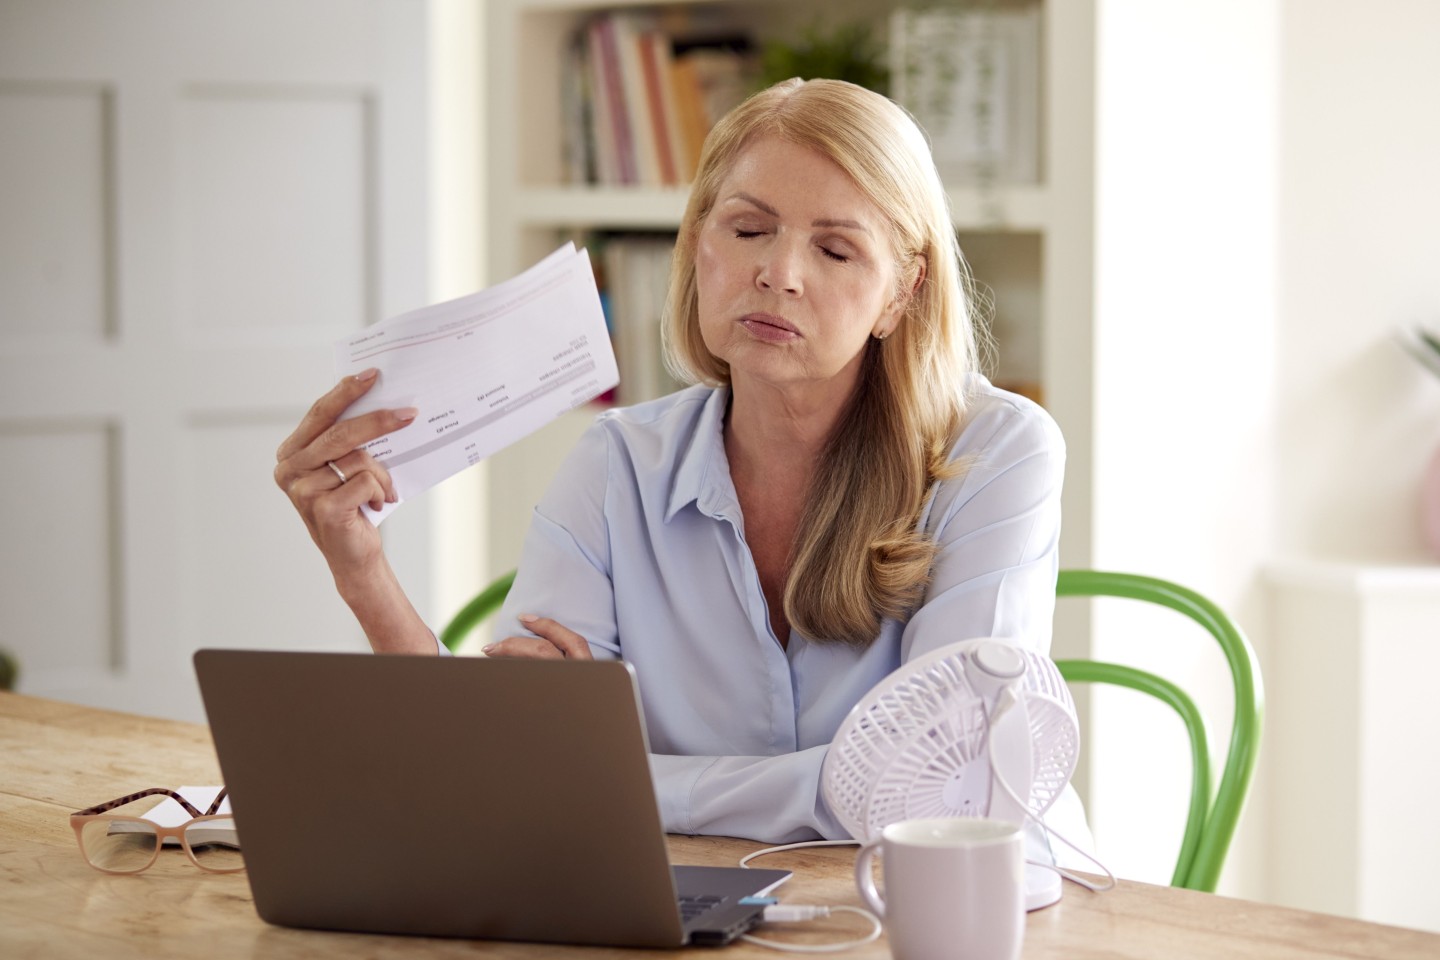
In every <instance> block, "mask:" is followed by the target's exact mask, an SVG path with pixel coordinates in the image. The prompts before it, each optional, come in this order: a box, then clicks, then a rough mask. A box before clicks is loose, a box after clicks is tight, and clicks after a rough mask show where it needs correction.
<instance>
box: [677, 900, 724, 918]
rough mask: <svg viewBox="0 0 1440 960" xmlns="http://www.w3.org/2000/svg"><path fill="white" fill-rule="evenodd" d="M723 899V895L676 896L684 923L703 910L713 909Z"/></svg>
mask: <svg viewBox="0 0 1440 960" xmlns="http://www.w3.org/2000/svg"><path fill="white" fill-rule="evenodd" d="M724 899H725V898H724V897H678V898H677V901H678V903H679V905H680V919H681V921H682V922H684V923H689V922H690V921H691V920H694V919H695V918H696V917H698V916H700V914H702V913H704V912H705V911H707V910H711V909H713V908H714V907H715V906H716V905H717V904H719V903H721V902H723V901H724Z"/></svg>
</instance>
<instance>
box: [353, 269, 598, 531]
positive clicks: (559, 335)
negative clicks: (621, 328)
mask: <svg viewBox="0 0 1440 960" xmlns="http://www.w3.org/2000/svg"><path fill="white" fill-rule="evenodd" d="M370 367H376V368H378V369H379V371H380V374H379V377H378V378H377V381H376V384H375V386H373V387H371V388H370V392H369V393H367V394H366V395H365V396H364V397H362V398H360V400H358V401H356V402H355V403H354V404H352V405H351V406H350V408H349V409H347V410H346V411H345V414H344V416H345V417H354V416H358V415H360V414H362V413H366V412H368V411H371V410H378V409H382V408H394V407H416V408H417V409H418V410H419V411H420V412H419V414H418V415H417V416H416V417H415V420H414V421H413V422H411V423H410V425H409V426H407V427H404V428H403V429H400V430H397V431H395V432H394V433H392V434H389V435H387V436H384V437H380V438H379V439H377V440H374V441H372V442H370V443H369V444H366V447H365V449H367V450H369V451H370V453H371V455H372V456H374V457H375V459H376V460H378V461H379V462H380V463H381V464H383V465H384V466H385V468H386V469H387V470H389V471H390V477H391V479H392V480H393V481H394V483H395V491H396V493H397V494H398V496H399V502H398V503H387V504H386V505H385V507H384V508H383V509H381V510H371V509H370V507H369V506H368V505H367V506H365V507H362V509H363V510H364V512H365V514H366V515H367V516H368V517H369V518H370V520H371V522H373V523H377V524H378V523H379V522H380V521H381V520H383V519H385V517H387V516H389V515H390V513H391V512H392V511H394V509H395V508H396V507H398V506H399V505H400V503H404V502H405V501H406V500H409V499H411V498H412V497H415V496H418V495H419V494H421V493H423V492H424V491H426V490H428V489H430V488H431V487H433V486H435V485H436V484H438V483H439V482H440V481H442V480H445V479H447V478H449V477H451V476H453V475H454V474H456V473H459V472H460V471H461V470H464V469H465V468H466V467H469V466H473V465H474V464H477V463H479V462H480V461H481V460H484V459H485V458H486V457H488V456H490V454H492V453H494V452H495V451H497V450H499V449H501V448H503V447H505V446H507V445H509V444H511V443H514V442H515V441H516V440H519V439H520V438H521V437H524V436H525V435H527V434H529V433H532V432H533V431H535V430H536V429H538V428H540V427H542V426H544V425H545V424H547V423H549V422H550V421H551V420H553V419H555V418H556V417H558V416H559V415H560V414H562V413H564V412H565V411H566V410H569V409H571V408H572V407H577V406H579V405H581V404H583V403H588V402H589V401H590V400H593V399H594V398H595V397H597V396H599V395H600V394H602V393H604V392H605V391H606V390H609V389H610V388H611V387H613V386H615V385H616V383H618V382H619V374H618V372H617V370H616V366H615V354H614V352H613V351H612V349H611V346H610V337H609V335H608V333H607V332H606V329H605V316H604V314H603V312H602V311H601V308H600V297H599V294H598V292H597V291H596V289H595V275H594V273H593V272H592V270H591V267H590V256H589V254H588V253H587V252H586V251H584V250H579V251H577V250H576V249H575V246H574V244H570V243H567V244H565V246H563V247H561V248H560V249H558V250H556V251H555V252H554V253H552V254H550V256H548V257H546V258H545V259H544V260H541V261H540V262H539V263H537V264H536V265H535V266H533V267H531V268H530V269H529V270H526V271H525V272H524V273H522V274H520V275H519V276H517V277H514V278H512V279H510V280H507V281H505V282H504V283H501V284H497V285H496V286H494V287H491V288H489V289H488V290H482V291H480V292H479V293H473V294H470V295H469V296H465V297H460V298H459V299H457V300H450V301H447V302H446V303H440V304H436V305H434V306H430V307H424V308H422V309H419V310H414V311H412V312H410V313H406V314H402V315H400V316H398V317H395V318H394V319H391V320H386V321H384V322H382V323H377V324H375V325H373V326H371V327H367V328H366V329H365V330H363V331H361V332H359V333H356V334H353V335H352V336H349V337H346V338H345V339H343V340H340V341H339V342H337V343H336V344H335V369H336V373H337V375H338V376H341V377H344V376H349V375H352V374H356V373H359V372H361V371H362V370H366V369H368V368H370Z"/></svg>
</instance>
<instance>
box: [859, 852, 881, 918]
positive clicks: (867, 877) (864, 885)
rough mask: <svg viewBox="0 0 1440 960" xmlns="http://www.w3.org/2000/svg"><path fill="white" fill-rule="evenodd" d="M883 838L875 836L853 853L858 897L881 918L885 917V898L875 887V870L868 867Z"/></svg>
mask: <svg viewBox="0 0 1440 960" xmlns="http://www.w3.org/2000/svg"><path fill="white" fill-rule="evenodd" d="M883 839H884V838H883V837H876V838H875V839H874V840H871V841H870V842H869V843H867V844H865V845H864V846H863V847H861V848H860V852H859V853H857V854H856V855H855V887H856V889H858V890H859V891H860V899H862V900H864V901H865V903H866V905H867V906H868V907H869V908H870V909H871V910H872V911H874V913H875V916H877V917H879V918H881V919H882V920H883V919H884V918H885V900H884V899H883V898H882V897H881V896H880V892H879V891H878V890H876V889H875V872H874V871H873V870H871V869H870V861H871V859H872V858H873V857H874V856H875V852H876V851H877V850H878V849H880V843H881V842H882V840H883Z"/></svg>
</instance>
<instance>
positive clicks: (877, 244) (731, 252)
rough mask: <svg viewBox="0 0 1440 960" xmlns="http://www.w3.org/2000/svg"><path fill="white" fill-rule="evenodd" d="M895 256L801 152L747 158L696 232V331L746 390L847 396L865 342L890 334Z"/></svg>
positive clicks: (816, 162)
mask: <svg viewBox="0 0 1440 960" xmlns="http://www.w3.org/2000/svg"><path fill="white" fill-rule="evenodd" d="M894 261H895V256H894V253H893V252H892V250H891V246H890V241H889V238H888V234H887V232H886V229H885V221H884V218H883V216H882V214H881V213H880V211H879V210H878V209H876V208H875V206H874V205H873V204H872V203H871V202H870V201H869V200H868V199H867V198H866V197H865V196H864V195H863V194H862V193H861V192H860V190H859V189H858V188H857V187H856V186H855V184H854V183H853V182H852V181H851V180H850V178H849V177H848V176H847V175H846V174H845V173H844V171H842V170H841V169H840V168H839V167H838V166H836V165H835V163H833V162H832V161H831V160H829V159H828V158H826V157H824V156H822V155H820V154H819V153H816V152H815V151H813V150H811V149H809V148H808V147H802V146H798V145H796V144H793V143H790V142H788V141H785V140H780V139H777V138H765V139H761V140H758V141H756V142H755V143H753V144H751V145H750V146H749V147H747V148H746V149H745V150H744V151H743V152H742V153H741V154H740V156H739V158H738V159H737V160H736V162H735V165H734V167H733V168H732V169H731V171H730V173H729V175H728V176H727V177H726V178H725V180H724V181H723V182H722V183H721V185H720V190H719V192H718V194H717V195H716V199H715V205H714V207H713V208H712V209H711V211H710V215H709V216H708V217H706V219H705V221H704V223H703V224H702V225H701V227H700V233H699V237H698V242H697V244H696V285H697V290H698V295H699V312H700V332H701V336H702V337H703V338H704V340H705V345H706V346H707V347H708V348H709V349H710V352H711V353H713V354H715V355H716V356H717V357H720V358H721V359H723V360H725V361H726V362H727V363H729V365H730V375H731V381H732V382H733V383H734V385H735V387H736V388H737V389H744V388H745V385H746V384H747V383H749V382H754V383H757V384H768V385H771V386H775V387H779V388H781V389H785V390H791V389H794V388H799V389H801V390H812V391H813V390H815V389H818V390H819V391H820V393H819V396H830V395H833V397H834V398H835V400H836V401H837V402H838V401H840V400H843V398H845V397H848V396H849V393H850V390H851V389H852V388H853V386H854V384H855V380H856V377H857V375H858V372H859V369H860V356H861V353H862V351H863V350H864V348H865V344H866V342H867V340H868V338H869V337H870V336H871V334H877V335H881V334H888V333H889V332H890V330H891V329H892V328H893V327H894V325H895V323H896V321H897V319H898V317H899V314H900V305H899V304H897V303H896V302H895V262H894Z"/></svg>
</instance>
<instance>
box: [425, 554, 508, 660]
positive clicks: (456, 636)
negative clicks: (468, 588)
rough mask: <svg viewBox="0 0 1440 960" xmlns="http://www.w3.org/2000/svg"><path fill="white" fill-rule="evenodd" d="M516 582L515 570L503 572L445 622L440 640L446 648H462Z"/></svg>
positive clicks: (453, 650) (502, 601) (455, 649)
mask: <svg viewBox="0 0 1440 960" xmlns="http://www.w3.org/2000/svg"><path fill="white" fill-rule="evenodd" d="M514 582H515V571H514V570H511V571H510V572H509V573H505V574H501V575H500V576H498V577H496V578H495V579H494V580H493V581H491V583H490V586H488V587H486V588H485V589H484V590H481V591H480V592H479V593H478V594H476V595H475V599H473V600H471V601H470V602H469V603H467V604H465V606H463V607H461V608H460V612H459V613H457V614H455V616H453V617H451V618H450V622H449V623H447V624H445V629H443V630H441V631H440V642H441V643H443V644H445V649H447V650H449V651H450V652H451V653H454V652H455V651H457V650H459V649H460V644H461V642H462V641H463V640H464V639H465V638H466V637H467V636H468V635H469V634H470V631H471V630H474V629H475V628H476V627H478V626H479V625H480V624H482V623H484V622H485V619H486V618H487V617H489V616H490V615H491V614H492V613H494V612H495V611H496V610H499V609H500V605H501V604H503V603H504V602H505V595H506V594H508V593H509V592H510V585H511V584H512V583H514Z"/></svg>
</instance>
